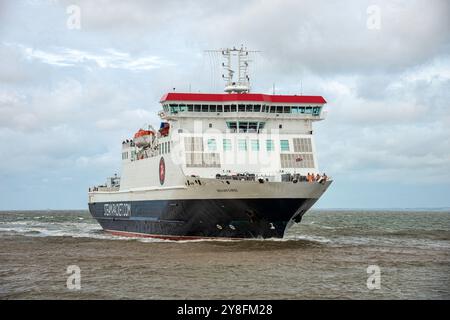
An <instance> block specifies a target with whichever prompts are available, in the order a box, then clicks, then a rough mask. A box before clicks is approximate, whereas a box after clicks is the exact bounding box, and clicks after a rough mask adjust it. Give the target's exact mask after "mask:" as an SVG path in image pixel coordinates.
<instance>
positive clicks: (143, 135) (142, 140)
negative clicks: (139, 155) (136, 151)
mask: <svg viewBox="0 0 450 320" xmlns="http://www.w3.org/2000/svg"><path fill="white" fill-rule="evenodd" d="M154 136H155V132H154V131H151V130H143V129H139V131H138V132H136V133H135V134H134V139H133V140H134V144H135V145H136V146H137V147H139V148H142V147H147V146H149V145H151V143H152V141H153V138H154Z"/></svg>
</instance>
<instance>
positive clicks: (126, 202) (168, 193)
mask: <svg viewBox="0 0 450 320" xmlns="http://www.w3.org/2000/svg"><path fill="white" fill-rule="evenodd" d="M221 53H222V55H223V56H224V58H225V61H226V62H225V63H224V64H223V66H224V68H225V69H226V71H227V72H228V73H227V76H224V78H225V80H226V81H227V85H226V87H225V93H220V94H208V93H179V92H170V93H167V94H165V95H164V96H163V97H162V98H161V101H160V103H161V105H162V110H161V111H160V112H159V116H160V118H161V119H162V121H163V122H162V123H161V126H160V128H159V129H158V130H155V129H154V128H153V127H151V126H149V127H148V128H145V129H140V130H139V131H138V132H136V134H135V135H134V136H133V138H132V139H127V140H125V141H123V142H122V172H121V176H120V177H118V176H114V177H111V178H108V179H107V183H106V185H102V186H96V187H93V188H90V190H89V211H90V213H91V214H92V216H93V217H94V218H95V219H96V220H97V221H98V222H99V224H100V225H101V226H102V228H103V229H104V230H105V231H107V232H110V233H112V234H115V235H122V236H143V237H156V238H164V239H197V238H271V237H274V238H281V237H283V236H284V234H285V232H286V230H287V229H288V228H289V227H290V226H291V225H292V224H293V223H299V222H300V221H301V219H302V216H303V215H304V214H305V212H306V211H308V210H309V209H310V208H311V207H312V206H313V204H314V203H315V202H316V201H317V200H318V199H319V198H320V196H321V195H322V194H323V193H324V192H325V191H326V189H327V188H328V186H329V185H330V183H331V180H330V179H327V177H326V176H322V175H319V171H318V165H317V158H316V150H315V145H314V141H313V129H312V123H313V122H314V121H318V120H323V118H324V117H323V107H324V105H325V103H326V101H325V99H324V98H323V97H321V96H304V95H268V94H257V93H250V83H249V77H248V74H247V67H248V62H249V59H248V56H249V51H247V50H245V49H244V48H240V49H224V50H221ZM234 61H237V62H236V68H235V69H236V70H237V71H236V72H237V76H236V77H235V76H234V74H235V71H233V69H232V66H233V62H234Z"/></svg>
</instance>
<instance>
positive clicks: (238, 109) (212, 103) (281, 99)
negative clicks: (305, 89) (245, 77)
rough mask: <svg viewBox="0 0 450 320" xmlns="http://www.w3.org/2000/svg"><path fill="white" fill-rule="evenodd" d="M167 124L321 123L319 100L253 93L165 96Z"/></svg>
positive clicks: (171, 94) (320, 103)
mask: <svg viewBox="0 0 450 320" xmlns="http://www.w3.org/2000/svg"><path fill="white" fill-rule="evenodd" d="M160 102H161V104H162V106H163V111H162V112H161V113H160V116H161V117H162V118H163V119H166V120H176V119H180V118H196V119H199V118H216V119H217V118H249V119H251V118H268V119H270V118H278V119H310V120H322V119H323V118H324V117H323V113H322V109H323V105H324V104H325V103H326V101H325V99H324V98H323V97H321V96H303V95H268V94H255V93H240V94H226V93H224V94H207V93H176V92H173V93H168V94H166V95H164V96H163V97H162V98H161V101H160Z"/></svg>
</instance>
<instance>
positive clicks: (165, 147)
mask: <svg viewBox="0 0 450 320" xmlns="http://www.w3.org/2000/svg"><path fill="white" fill-rule="evenodd" d="M169 152H170V141H167V142H163V143H160V144H159V147H158V154H159V155H161V154H166V153H169Z"/></svg>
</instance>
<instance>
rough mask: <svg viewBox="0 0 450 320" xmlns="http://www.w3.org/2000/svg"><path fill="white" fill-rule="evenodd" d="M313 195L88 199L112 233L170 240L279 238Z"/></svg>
mask: <svg viewBox="0 0 450 320" xmlns="http://www.w3.org/2000/svg"><path fill="white" fill-rule="evenodd" d="M316 201H317V199H204V200H153V201H132V202H111V203H109V202H108V203H105V202H102V203H90V204H89V211H90V212H91V214H92V216H93V217H94V218H95V219H96V220H97V221H98V222H99V223H100V225H101V226H102V228H103V229H104V230H106V231H109V232H111V233H113V234H117V235H129V236H147V237H156V238H169V239H196V238H282V237H283V236H284V233H285V231H286V226H287V225H288V223H289V222H290V221H291V220H294V221H295V222H300V220H301V217H302V216H303V214H304V213H305V212H306V211H307V210H308V209H309V208H311V206H312V205H313V204H314V203H315V202H316Z"/></svg>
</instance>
